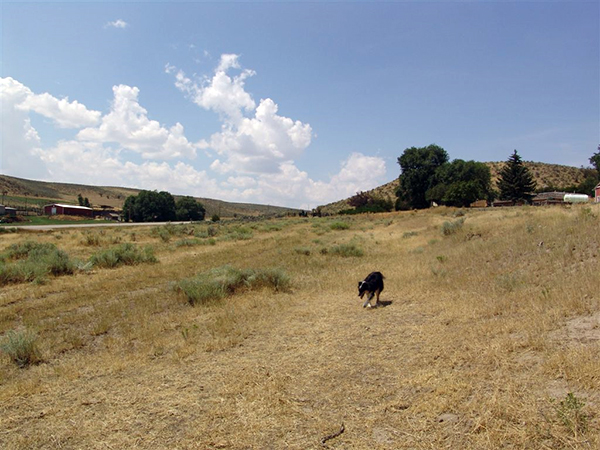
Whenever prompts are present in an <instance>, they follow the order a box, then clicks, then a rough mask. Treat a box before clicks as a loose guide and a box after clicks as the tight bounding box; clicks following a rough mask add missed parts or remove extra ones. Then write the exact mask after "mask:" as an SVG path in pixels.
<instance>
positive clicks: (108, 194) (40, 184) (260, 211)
mask: <svg viewBox="0 0 600 450" xmlns="http://www.w3.org/2000/svg"><path fill="white" fill-rule="evenodd" d="M139 192H140V190H139V189H132V188H123V187H109V186H87V185H82V184H70V183H52V182H45V181H34V180H26V179H22V178H15V177H10V176H7V175H0V194H3V193H5V194H4V201H5V202H6V204H7V205H10V206H13V205H14V204H18V205H23V204H25V203H27V204H29V205H31V204H38V205H40V204H42V205H43V204H47V203H49V202H64V203H72V204H77V196H78V195H79V194H81V196H82V197H84V198H86V197H87V198H88V200H89V201H90V203H91V204H92V206H93V207H100V205H106V206H110V207H113V208H117V209H120V208H122V207H123V203H124V202H125V199H126V198H127V197H128V196H130V195H137V194H138V193H139ZM172 194H173V195H174V196H175V198H177V197H178V196H177V195H176V194H175V193H172ZM196 200H198V201H199V202H201V203H202V204H203V205H204V207H205V208H206V212H207V217H211V216H212V215H213V214H218V215H219V216H220V217H234V216H242V217H245V216H254V217H255V216H278V215H285V214H287V213H288V212H292V213H298V212H299V210H296V209H293V208H283V207H277V206H269V205H255V204H252V203H232V202H225V201H221V200H215V199H209V198H203V197H196Z"/></svg>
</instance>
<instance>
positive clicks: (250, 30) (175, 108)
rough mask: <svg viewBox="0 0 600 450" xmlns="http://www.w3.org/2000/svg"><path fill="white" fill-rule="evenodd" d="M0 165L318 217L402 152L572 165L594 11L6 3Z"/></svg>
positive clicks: (594, 77) (26, 173)
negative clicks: (427, 150)
mask: <svg viewBox="0 0 600 450" xmlns="http://www.w3.org/2000/svg"><path fill="white" fill-rule="evenodd" d="M0 17H1V19H0V27H1V42H0V44H1V51H0V71H1V75H0V101H1V105H0V106H1V108H0V141H1V144H0V145H1V147H0V173H2V174H4V175H11V176H15V177H21V178H27V179H36V180H43V181H56V182H67V183H81V184H91V185H99V186H123V187H132V188H139V189H148V190H158V191H163V190H165V191H168V192H170V193H172V194H174V195H192V196H196V197H206V198H215V199H221V200H226V201H234V202H249V203H260V204H269V205H277V206H287V207H295V208H304V209H311V208H314V207H316V206H318V205H322V204H326V203H329V202H332V201H336V200H340V199H343V198H347V197H349V196H351V195H353V194H355V193H356V192H358V191H365V190H368V189H372V188H374V187H377V186H379V185H382V184H385V183H387V182H389V181H391V180H393V179H395V178H397V177H398V176H399V175H400V166H399V165H398V162H397V159H398V157H399V156H401V155H402V153H403V152H404V150H405V149H407V148H410V147H423V146H427V145H429V144H437V145H439V146H441V147H443V148H444V149H445V150H446V151H447V152H448V154H449V156H450V159H463V160H475V161H481V162H486V161H505V160H507V159H508V157H509V156H510V155H511V154H512V152H513V150H517V151H518V153H519V155H520V156H521V157H522V158H523V159H524V160H526V161H539V162H545V163H551V164H562V165H569V166H575V167H580V166H584V167H587V166H589V165H590V164H589V158H590V156H592V154H593V153H595V152H596V150H597V147H598V144H599V143H600V44H599V43H600V31H599V30H600V27H599V25H600V2H598V1H597V0H595V1H589V2H579V1H566V0H564V1H544V0H539V1H461V2H456V1H436V2H428V1H422V2H417V1H404V2H394V1H389V2H370V1H355V2H344V1H337V2H332V1H330V2H321V1H295V2H249V1H248V2H244V1H241V2H227V1H222V2H199V1H196V2H194V1H185V2H165V1H162V2H149V1H131V2H128V1H120V2H87V1H82V0H79V1H65V2H49V1H37V2H27V1H19V2H10V1H3V2H1V3H0Z"/></svg>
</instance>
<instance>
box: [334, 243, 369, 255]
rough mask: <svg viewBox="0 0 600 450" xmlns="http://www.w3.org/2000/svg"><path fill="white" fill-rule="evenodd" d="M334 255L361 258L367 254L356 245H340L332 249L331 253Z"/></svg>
mask: <svg viewBox="0 0 600 450" xmlns="http://www.w3.org/2000/svg"><path fill="white" fill-rule="evenodd" d="M329 252H330V253H331V254H333V255H337V256H343V257H344V258H348V257H360V256H363V255H364V254H365V252H364V251H363V250H362V249H361V248H360V247H358V246H357V245H356V244H340V245H336V246H334V247H332V248H331V250H330V251H329Z"/></svg>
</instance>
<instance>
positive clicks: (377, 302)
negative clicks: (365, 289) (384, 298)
mask: <svg viewBox="0 0 600 450" xmlns="http://www.w3.org/2000/svg"><path fill="white" fill-rule="evenodd" d="M379 294H381V291H380V290H379V289H377V301H376V302H375V304H376V305H377V306H379V305H381V303H379Z"/></svg>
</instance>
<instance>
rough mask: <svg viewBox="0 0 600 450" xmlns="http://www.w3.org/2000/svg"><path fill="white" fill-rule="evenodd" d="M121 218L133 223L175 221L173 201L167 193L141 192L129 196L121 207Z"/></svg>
mask: <svg viewBox="0 0 600 450" xmlns="http://www.w3.org/2000/svg"><path fill="white" fill-rule="evenodd" d="M123 216H124V217H125V219H126V220H133V221H134V222H168V221H171V220H175V217H176V215H175V199H174V198H173V196H172V195H171V194H169V193H168V192H164V191H163V192H156V191H141V192H140V193H139V194H138V195H137V196H136V195H130V196H129V197H127V199H126V200H125V203H124V205H123Z"/></svg>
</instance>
